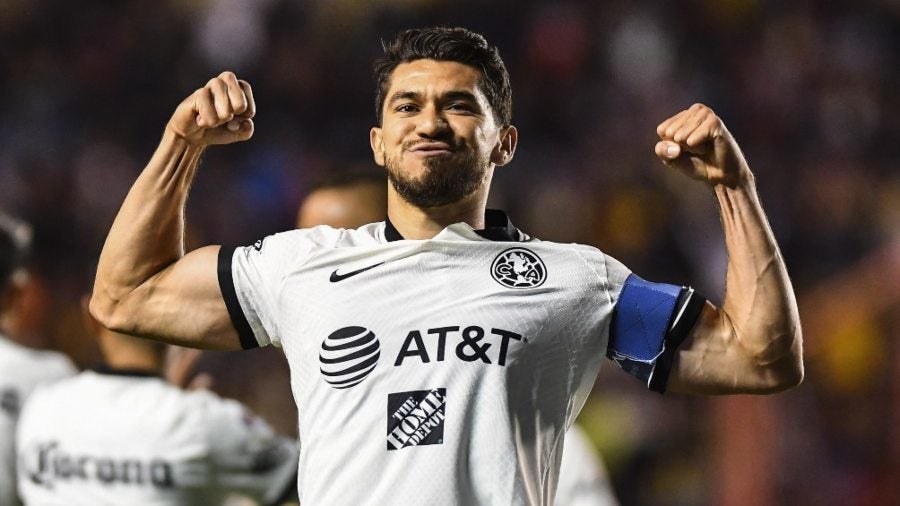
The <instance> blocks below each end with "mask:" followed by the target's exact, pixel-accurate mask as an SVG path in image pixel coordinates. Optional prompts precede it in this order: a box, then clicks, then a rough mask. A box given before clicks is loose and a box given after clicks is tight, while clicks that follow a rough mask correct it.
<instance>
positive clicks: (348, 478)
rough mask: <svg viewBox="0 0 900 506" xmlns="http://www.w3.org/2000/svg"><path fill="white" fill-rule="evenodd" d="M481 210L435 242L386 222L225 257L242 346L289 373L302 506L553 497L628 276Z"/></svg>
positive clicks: (226, 292) (325, 230) (271, 240)
mask: <svg viewBox="0 0 900 506" xmlns="http://www.w3.org/2000/svg"><path fill="white" fill-rule="evenodd" d="M489 213H490V214H489V215H488V221H489V224H490V225H491V226H490V227H489V228H488V229H486V231H481V232H479V231H475V230H473V229H472V228H471V227H470V226H469V225H467V224H465V223H457V224H454V225H451V226H449V227H447V228H445V229H444V230H443V231H441V232H440V233H439V234H438V235H436V236H435V237H434V238H432V239H430V240H399V239H402V238H401V237H400V236H399V233H398V232H397V231H396V229H394V227H393V226H392V225H391V224H390V223H389V222H382V223H374V224H370V225H366V226H364V227H361V228H359V229H357V230H337V229H332V228H330V227H316V228H312V229H306V230H295V231H290V232H285V233H281V234H277V235H274V236H270V237H268V238H266V239H265V240H262V241H258V242H257V243H256V244H255V245H254V246H251V247H246V248H239V249H237V250H235V251H233V252H232V250H230V249H227V248H223V249H222V251H221V253H220V256H219V276H220V280H219V281H220V286H221V287H222V291H223V297H224V299H225V302H226V306H228V308H229V312H230V313H231V318H232V321H233V322H234V323H235V327H236V328H237V330H238V333H239V334H240V336H241V339H242V343H243V345H244V347H250V346H256V345H267V344H270V343H271V344H274V345H276V346H280V347H282V348H283V349H284V353H285V355H286V357H287V359H288V362H289V364H290V368H291V387H292V390H293V394H294V398H295V400H296V402H297V406H298V408H299V431H300V439H301V444H302V447H303V451H302V452H301V454H300V468H299V470H300V471H299V480H298V481H299V484H298V486H299V491H300V500H301V503H303V504H329V505H342V504H347V505H349V504H353V505H368V504H371V505H380V504H429V505H436V504H552V503H553V498H554V495H555V492H556V476H557V475H558V470H559V462H560V456H561V449H562V447H563V439H564V435H565V433H566V429H567V428H568V426H569V425H570V424H571V423H572V421H573V420H574V419H575V417H576V416H577V414H578V412H579V411H580V409H581V407H582V405H583V403H584V401H585V399H586V397H587V396H588V394H589V392H590V390H591V387H592V386H593V383H594V381H595V378H596V377H597V373H598V371H599V369H600V366H601V363H602V362H603V360H604V357H605V354H606V348H607V339H608V331H609V325H610V320H611V314H612V311H613V307H614V305H615V303H616V300H617V298H618V295H619V292H620V290H621V288H622V285H623V283H624V282H625V279H626V277H627V276H628V275H629V274H630V271H629V270H628V269H627V268H625V267H624V266H623V265H622V264H621V263H619V262H618V261H616V260H614V259H612V258H610V257H608V256H606V255H604V254H603V253H601V252H600V251H598V250H597V249H595V248H592V247H588V246H582V245H576V244H565V245H562V244H556V243H550V242H542V241H536V240H530V239H529V238H528V237H527V236H525V235H524V234H523V233H521V232H520V231H518V230H517V229H515V228H514V227H512V225H511V224H510V223H509V222H508V220H507V219H506V217H505V215H503V214H502V213H499V212H489Z"/></svg>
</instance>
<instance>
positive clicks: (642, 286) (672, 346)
mask: <svg viewBox="0 0 900 506" xmlns="http://www.w3.org/2000/svg"><path fill="white" fill-rule="evenodd" d="M705 304H706V299H704V298H703V297H701V296H700V295H698V294H697V293H695V292H694V289H693V288H687V287H682V286H675V285H667V284H664V283H651V282H649V281H644V280H643V279H641V278H640V277H638V276H636V275H634V274H631V275H629V276H628V279H626V280H625V284H624V285H623V286H622V291H621V292H620V294H619V301H618V303H616V307H615V310H614V311H613V317H612V324H611V326H610V330H609V344H608V346H607V348H606V356H607V357H609V358H610V359H612V361H613V362H615V363H616V364H618V366H619V367H621V368H622V369H624V370H625V371H626V372H628V373H629V374H631V375H633V376H635V377H637V378H638V379H640V380H641V381H643V382H645V383H647V388H649V389H650V390H654V391H656V392H660V393H662V392H665V390H666V382H667V381H668V379H669V372H670V371H671V369H672V361H673V360H674V359H675V352H676V351H677V350H678V347H679V346H680V345H681V343H682V342H683V341H684V339H685V338H686V337H687V335H688V333H689V332H690V331H691V329H692V328H693V327H694V323H696V321H697V318H698V317H699V316H700V312H701V311H702V310H703V306H704V305H705Z"/></svg>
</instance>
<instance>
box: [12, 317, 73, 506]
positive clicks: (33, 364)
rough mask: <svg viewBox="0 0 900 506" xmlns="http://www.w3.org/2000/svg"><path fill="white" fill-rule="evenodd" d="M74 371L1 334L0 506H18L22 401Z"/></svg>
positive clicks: (56, 356) (58, 357)
mask: <svg viewBox="0 0 900 506" xmlns="http://www.w3.org/2000/svg"><path fill="white" fill-rule="evenodd" d="M76 372H77V371H76V369H75V366H74V365H72V362H71V361H70V360H69V359H68V357H66V356H65V355H63V354H61V353H56V352H52V351H45V350H35V349H32V348H27V347H25V346H21V345H19V344H17V343H14V342H12V341H10V340H9V339H7V338H5V337H4V336H2V335H0V504H2V505H7V504H8V505H15V504H19V503H18V499H17V498H16V496H17V493H16V470H15V463H16V457H15V432H16V424H17V421H18V419H19V413H20V412H21V409H22V405H23V404H24V402H25V399H27V398H28V396H29V395H31V392H32V391H33V390H34V389H35V388H36V387H37V386H39V385H41V384H44V383H48V382H52V381H56V380H59V379H61V378H65V377H67V376H72V375H74V374H75V373H76Z"/></svg>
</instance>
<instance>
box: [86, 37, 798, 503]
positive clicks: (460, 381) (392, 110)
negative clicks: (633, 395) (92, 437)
mask: <svg viewBox="0 0 900 506" xmlns="http://www.w3.org/2000/svg"><path fill="white" fill-rule="evenodd" d="M375 70H376V79H377V88H376V90H377V92H376V120H377V126H376V127H374V128H372V129H371V131H370V134H369V139H370V145H371V147H372V150H373V153H374V158H375V161H376V162H377V163H378V164H379V165H382V166H384V167H385V169H386V171H387V175H388V178H389V180H390V186H389V188H388V217H387V219H386V220H385V221H384V222H380V223H376V224H371V225H369V226H366V227H362V228H360V229H356V230H335V229H332V228H330V227H315V228H312V229H303V230H294V231H290V232H286V233H282V234H277V235H273V236H270V237H267V238H265V239H263V240H260V241H257V242H256V243H255V244H253V245H252V246H248V247H242V248H238V249H231V248H220V247H218V246H208V247H203V248H199V249H197V250H195V251H191V252H190V253H187V254H185V253H184V247H183V243H182V238H183V235H184V215H183V210H184V207H185V199H186V198H187V194H188V189H189V188H190V186H191V182H192V180H193V177H194V173H195V171H196V169H197V166H198V163H197V162H198V160H199V159H200V157H201V155H202V154H203V151H204V150H205V149H207V148H208V147H210V146H213V145H217V144H227V143H231V142H238V141H246V140H247V139H249V138H250V137H251V136H252V134H253V130H254V124H253V116H254V114H255V104H254V101H253V94H252V90H251V87H250V85H249V84H248V83H247V82H245V81H241V80H238V79H237V77H236V76H235V75H234V74H232V73H230V72H224V73H222V74H220V75H219V76H218V77H215V78H213V79H211V80H210V81H209V82H208V83H207V84H206V85H205V86H203V87H202V88H200V89H198V90H197V91H195V92H194V93H192V94H191V95H190V96H189V97H188V98H187V99H185V100H184V101H183V102H182V103H181V104H180V105H179V106H178V107H177V108H176V110H175V113H174V114H173V116H172V118H171V119H170V120H169V122H168V124H167V126H166V128H165V131H164V133H163V137H162V140H161V142H160V145H159V147H158V148H157V150H156V152H155V153H154V154H153V156H152V157H151V159H150V162H149V163H148V165H147V167H146V168H145V169H144V171H143V172H142V173H141V175H140V176H139V177H138V179H137V181H136V182H135V184H134V186H133V187H132V189H131V190H130V192H129V194H128V195H127V196H126V198H125V201H124V203H123V205H122V207H121V209H120V211H119V214H118V215H117V217H116V220H115V221H114V223H113V226H112V228H111V230H110V233H109V236H108V237H107V240H106V244H105V245H104V249H103V252H102V253H101V256H100V262H99V268H98V272H97V278H96V281H95V289H94V296H93V299H92V301H91V309H92V311H93V312H94V314H95V315H97V317H98V318H99V319H100V320H101V321H102V322H103V324H105V325H106V326H108V327H112V328H115V329H117V330H119V331H122V332H126V333H131V334H136V335H142V336H146V337H150V338H153V339H158V340H162V341H168V342H174V343H177V344H183V345H187V346H194V347H201V348H217V349H239V348H242V347H243V348H252V347H256V346H265V345H269V344H274V345H276V346H279V347H282V348H283V349H284V352H285V355H286V356H287V359H288V363H289V365H290V368H291V386H292V390H293V394H294V399H295V400H296V402H297V405H298V407H299V433H300V438H301V441H302V446H303V451H302V452H301V454H300V475H299V476H300V478H299V480H298V483H299V490H300V491H301V494H302V495H301V502H304V503H308V504H552V503H553V499H554V494H555V488H556V476H557V474H558V470H559V461H560V453H561V449H562V447H563V444H564V437H565V433H566V429H567V427H568V426H569V425H570V424H571V422H572V421H573V420H574V418H575V417H576V416H577V415H578V412H579V410H580V409H581V406H582V405H583V402H584V400H585V398H586V397H587V395H588V393H589V392H590V389H591V387H592V386H593V383H594V380H595V378H596V376H597V372H598V370H599V368H600V366H601V364H602V363H603V358H604V357H605V356H609V357H611V358H612V360H614V361H615V362H616V363H618V364H619V365H621V366H622V367H623V369H625V370H626V371H628V372H629V373H631V374H633V375H635V376H636V377H638V378H639V379H640V380H641V381H644V382H646V384H647V385H648V387H649V388H651V389H653V390H656V391H663V390H671V391H675V392H691V393H702V394H727V393H771V392H777V391H781V390H784V389H786V388H790V387H792V386H794V385H796V384H798V383H799V382H800V381H801V379H802V376H803V362H802V353H801V332H800V322H799V317H798V314H797V308H796V302H795V299H794V294H793V291H792V288H791V284H790V280H789V278H788V275H787V271H786V268H785V265H784V262H783V260H782V256H781V254H780V252H779V250H778V246H777V243H776V241H775V238H774V235H773V233H772V231H771V229H770V227H769V225H768V223H767V220H766V218H765V215H764V213H763V210H762V207H761V205H760V203H759V199H758V197H757V193H756V189H755V183H754V176H753V174H752V172H751V171H750V168H749V166H748V164H747V162H746V160H745V159H744V157H743V155H742V154H741V151H740V149H739V148H738V146H737V143H736V142H735V140H734V139H733V138H732V136H731V134H730V133H729V132H728V130H727V129H726V128H725V125H724V123H723V122H722V121H721V119H720V118H719V117H718V116H716V114H715V113H713V111H712V110H710V109H709V108H708V107H706V106H703V105H699V104H698V105H695V106H692V107H691V108H689V109H687V110H684V111H682V112H679V113H678V114H676V115H674V116H672V117H671V118H669V119H667V120H665V121H663V122H662V124H660V125H659V127H658V129H657V133H658V134H659V136H660V141H659V142H658V143H657V144H656V154H657V156H658V157H659V158H660V159H661V160H662V162H663V163H664V164H666V165H667V166H668V167H670V168H671V169H673V170H677V171H681V172H684V173H685V174H686V175H688V176H690V177H693V178H695V179H698V180H700V181H701V182H703V183H705V184H707V185H709V187H710V188H711V189H712V190H713V192H714V194H715V196H716V198H717V200H718V202H719V207H720V212H721V217H722V221H723V225H724V230H725V242H726V245H727V248H728V252H729V263H728V272H727V280H726V284H727V292H726V295H725V300H724V304H723V307H721V308H718V307H715V306H714V305H713V304H710V303H708V302H706V301H705V300H704V299H703V298H702V297H701V296H699V295H698V294H697V293H695V292H694V290H692V289H690V288H685V287H681V286H671V285H665V284H658V283H651V282H648V281H645V280H643V279H641V278H640V277H638V276H637V275H636V274H633V273H632V272H631V271H630V270H629V269H628V268H627V267H625V266H624V265H623V264H622V263H620V262H619V261H618V260H616V259H613V258H611V257H609V256H607V255H605V254H603V253H602V252H601V251H598V250H597V249H595V248H592V247H588V246H581V245H572V244H556V243H551V242H542V241H538V240H535V239H532V238H531V237H529V236H528V235H527V234H525V233H524V232H522V231H520V230H519V229H517V228H516V227H514V226H513V225H512V223H511V222H510V220H509V219H508V218H507V216H506V215H505V214H504V213H502V212H501V211H496V210H486V209H485V204H486V201H487V195H488V189H489V187H490V181H491V176H492V174H493V171H494V169H495V168H496V167H498V166H502V165H506V164H507V163H509V162H510V161H511V160H512V158H513V155H514V153H515V149H516V144H517V141H518V133H517V130H516V129H515V127H514V126H512V124H511V98H510V96H511V93H510V86H509V77H508V74H507V72H506V69H505V67H504V65H503V62H502V60H501V58H500V56H499V54H498V52H497V51H496V48H493V47H492V46H490V45H489V44H488V43H487V42H486V41H485V40H484V38H483V37H481V36H480V35H478V34H475V33H473V32H470V31H468V30H465V29H461V28H431V29H415V30H408V31H404V32H401V33H400V34H399V35H398V36H397V37H396V38H395V39H394V40H392V41H390V42H388V43H387V44H385V54H384V57H383V58H381V59H380V60H379V61H378V62H377V63H376V66H375Z"/></svg>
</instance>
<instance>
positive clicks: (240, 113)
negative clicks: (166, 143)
mask: <svg viewBox="0 0 900 506" xmlns="http://www.w3.org/2000/svg"><path fill="white" fill-rule="evenodd" d="M255 114H256V104H255V103H254V101H253V91H252V90H251V89H250V84H249V83H248V82H247V81H243V80H239V79H238V78H237V76H235V75H234V73H233V72H222V73H221V74H219V75H218V76H217V77H214V78H212V79H210V80H209V82H207V83H206V86H204V87H202V88H200V89H199V90H197V91H195V92H194V93H192V94H191V95H190V96H189V97H187V98H186V99H184V101H183V102H181V104H179V105H178V108H176V109H175V114H173V115H172V118H171V119H170V120H169V123H168V125H166V128H167V129H168V130H169V131H171V132H172V133H174V134H175V135H177V136H179V137H181V138H183V139H184V140H186V141H188V142H189V143H191V144H194V145H197V146H208V145H213V144H230V143H232V142H239V141H245V140H247V139H249V138H250V137H251V136H252V135H253V116H254V115H255Z"/></svg>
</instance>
